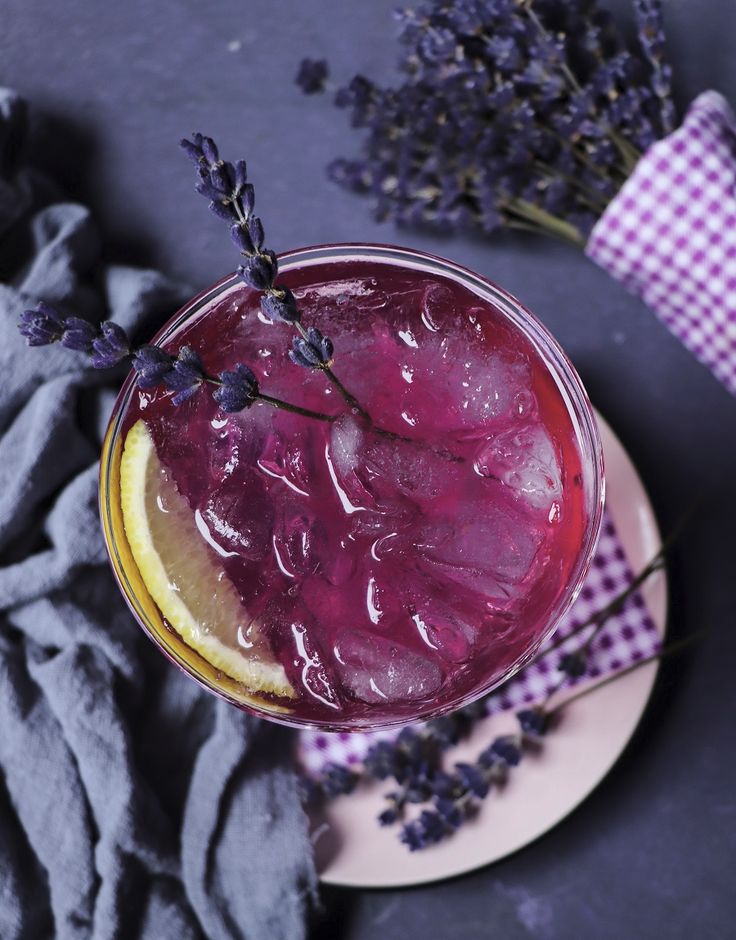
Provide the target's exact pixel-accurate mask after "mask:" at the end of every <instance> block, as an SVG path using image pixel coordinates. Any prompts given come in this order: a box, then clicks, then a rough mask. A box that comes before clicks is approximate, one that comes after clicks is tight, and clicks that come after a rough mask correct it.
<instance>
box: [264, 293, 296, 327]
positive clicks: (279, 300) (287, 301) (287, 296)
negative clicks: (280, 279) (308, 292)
mask: <svg viewBox="0 0 736 940" xmlns="http://www.w3.org/2000/svg"><path fill="white" fill-rule="evenodd" d="M261 310H262V311H263V312H264V314H265V315H266V316H267V317H268V319H269V320H271V322H273V323H275V322H276V321H281V322H282V323H298V322H299V320H300V318H301V314H300V312H299V309H298V307H297V305H296V299H295V297H294V295H293V294H292V292H291V291H290V290H289V288H288V287H280V286H279V287H275V288H274V289H273V293H268V294H264V295H263V297H261Z"/></svg>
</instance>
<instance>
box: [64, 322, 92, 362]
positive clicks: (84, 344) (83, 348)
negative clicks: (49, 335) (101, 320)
mask: <svg viewBox="0 0 736 940" xmlns="http://www.w3.org/2000/svg"><path fill="white" fill-rule="evenodd" d="M98 335H99V331H98V329H97V327H96V326H94V325H93V324H92V323H90V322H89V320H83V319H82V318H81V317H67V318H66V320H65V321H64V333H63V334H62V337H61V345H62V346H66V348H67V349H73V350H74V351H75V352H86V353H91V352H92V343H93V341H94V340H95V339H96V338H97V336H98Z"/></svg>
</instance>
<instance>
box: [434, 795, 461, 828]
mask: <svg viewBox="0 0 736 940" xmlns="http://www.w3.org/2000/svg"><path fill="white" fill-rule="evenodd" d="M434 805H435V808H436V809H437V815H438V816H439V817H440V819H441V820H442V821H443V822H444V824H445V825H446V826H448V827H449V828H450V829H459V828H460V826H462V824H463V821H464V816H463V814H462V811H461V810H460V808H459V807H458V805H457V804H456V803H455V801H454V800H448V799H446V798H442V799H439V800H435V804H434Z"/></svg>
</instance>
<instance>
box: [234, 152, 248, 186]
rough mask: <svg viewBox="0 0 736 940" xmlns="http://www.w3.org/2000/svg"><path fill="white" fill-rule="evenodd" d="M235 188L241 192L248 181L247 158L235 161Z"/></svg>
mask: <svg viewBox="0 0 736 940" xmlns="http://www.w3.org/2000/svg"><path fill="white" fill-rule="evenodd" d="M234 176H235V189H236V190H237V192H238V193H240V192H241V191H242V189H243V187H244V186H245V184H246V183H247V182H248V167H247V164H246V162H245V160H236V161H235V171H234Z"/></svg>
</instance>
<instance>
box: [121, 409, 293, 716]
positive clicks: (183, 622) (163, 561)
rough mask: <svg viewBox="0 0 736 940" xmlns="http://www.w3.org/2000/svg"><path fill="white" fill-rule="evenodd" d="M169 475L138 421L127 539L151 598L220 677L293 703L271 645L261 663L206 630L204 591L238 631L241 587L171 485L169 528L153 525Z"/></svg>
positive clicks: (132, 436) (127, 494) (129, 452)
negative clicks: (198, 603)
mask: <svg viewBox="0 0 736 940" xmlns="http://www.w3.org/2000/svg"><path fill="white" fill-rule="evenodd" d="M164 474H165V472H164V471H163V468H162V466H161V463H160V461H159V459H158V455H157V454H156V448H155V445H154V443H153V439H152V437H151V434H150V432H149V430H148V426H147V425H146V423H145V421H143V420H142V419H141V420H138V421H137V422H136V423H135V424H134V425H133V426H132V427H131V428H130V430H129V431H128V434H127V437H126V439H125V445H124V448H123V454H122V458H121V464H120V502H121V508H122V514H123V525H124V528H125V536H126V539H127V541H128V544H129V546H130V551H131V554H132V556H133V559H134V561H135V563H136V566H137V568H138V571H139V573H140V575H141V578H142V580H143V583H144V584H145V586H146V588H147V590H148V592H149V594H150V595H151V598H152V599H153V600H154V602H155V603H156V605H157V607H158V608H159V610H160V611H161V613H162V615H163V616H164V617H165V619H166V620H167V621H168V623H169V624H170V625H171V626H172V627H173V628H174V630H176V632H177V633H178V634H179V635H180V636H181V637H182V639H183V640H184V642H185V643H186V644H187V645H188V646H190V647H191V648H192V649H194V650H195V651H196V652H197V653H199V654H200V655H201V656H202V657H203V658H204V659H205V660H206V661H207V662H209V663H210V664H211V665H212V666H214V667H215V668H216V669H219V670H221V671H222V672H224V673H225V674H226V675H228V676H229V677H230V678H232V679H235V680H236V681H237V682H240V683H242V684H243V685H244V686H245V687H246V688H247V689H248V690H249V691H250V692H261V693H270V694H273V695H277V696H279V697H281V698H292V697H293V696H294V689H293V687H292V686H291V684H290V683H289V681H288V679H287V677H286V673H285V671H284V668H283V666H281V665H280V664H279V663H277V662H275V661H273V660H268V659H266V658H264V655H263V654H264V647H263V642H261V643H260V644H259V653H258V658H255V657H252V658H251V657H249V656H248V655H247V654H246V653H241V652H239V651H238V650H236V649H233V648H231V647H229V646H226V645H225V644H224V643H223V642H222V641H221V640H219V639H218V638H217V637H216V636H214V635H213V634H212V633H211V632H207V631H206V630H204V629H203V628H202V625H201V623H200V621H199V618H197V617H196V616H195V614H194V613H193V611H192V609H191V608H192V606H195V604H194V603H193V602H194V601H195V600H196V596H195V593H194V592H195V591H196V592H197V593H198V594H199V595H200V596H207V595H210V596H214V595H216V596H217V602H218V613H219V616H220V617H221V620H222V621H223V627H225V628H227V627H229V628H230V629H232V625H233V623H236V622H238V621H239V620H243V616H244V610H243V607H242V602H241V600H240V597H239V595H238V593H237V591H236V590H235V587H234V585H233V584H232V582H230V581H229V580H228V578H227V575H226V574H225V573H224V571H222V569H221V568H220V567H219V566H218V565H217V564H216V562H215V561H214V559H213V558H212V557H211V550H210V549H208V548H207V546H206V545H205V544H204V542H203V541H202V537H201V535H200V534H199V532H198V531H197V528H196V523H195V520H194V515H193V513H192V511H191V509H190V507H189V505H188V503H187V502H186V500H185V498H184V497H183V496H182V495H181V494H180V493H179V492H178V490H177V489H176V487H175V485H174V484H173V482H171V481H168V486H167V503H168V512H167V514H166V515H165V514H164V513H161V514H160V520H165V522H164V528H162V526H161V525H160V520H159V524H158V525H155V524H152V521H151V517H150V512H149V505H150V500H151V496H152V493H155V494H156V495H157V494H158V490H159V489H160V488H161V486H162V484H163V485H166V480H165V477H164ZM154 488H155V489H154ZM169 516H170V517H171V521H169V518H168V517H169ZM175 529H176V531H174V530H175ZM167 535H168V538H167V537H166V536H167ZM167 568H168V570H167ZM177 571H181V572H182V573H183V574H186V572H192V571H196V586H195V585H193V584H192V583H191V580H190V579H188V578H187V577H186V576H183V577H182V578H181V583H179V584H177V583H175V582H174V580H173V579H172V576H171V573H172V572H177ZM253 633H254V626H253V625H251V634H253Z"/></svg>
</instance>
